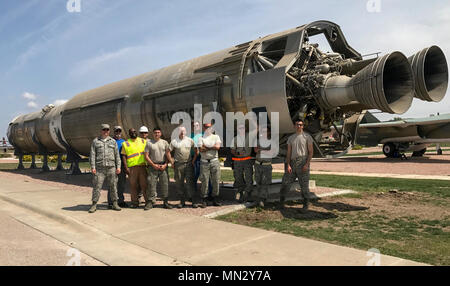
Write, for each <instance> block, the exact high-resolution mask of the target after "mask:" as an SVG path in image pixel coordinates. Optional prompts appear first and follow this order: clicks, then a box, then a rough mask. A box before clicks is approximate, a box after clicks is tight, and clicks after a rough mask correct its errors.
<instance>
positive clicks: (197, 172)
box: [194, 156, 212, 197]
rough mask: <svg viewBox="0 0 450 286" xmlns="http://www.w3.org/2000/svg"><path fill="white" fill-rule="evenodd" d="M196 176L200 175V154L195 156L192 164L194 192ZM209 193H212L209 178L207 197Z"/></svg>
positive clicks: (195, 189)
mask: <svg viewBox="0 0 450 286" xmlns="http://www.w3.org/2000/svg"><path fill="white" fill-rule="evenodd" d="M198 177H200V156H197V159H196V160H195V164H194V191H195V192H197V181H198ZM211 194H212V185H211V179H209V183H208V197H210V196H211Z"/></svg>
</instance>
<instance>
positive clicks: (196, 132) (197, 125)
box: [191, 121, 212, 208]
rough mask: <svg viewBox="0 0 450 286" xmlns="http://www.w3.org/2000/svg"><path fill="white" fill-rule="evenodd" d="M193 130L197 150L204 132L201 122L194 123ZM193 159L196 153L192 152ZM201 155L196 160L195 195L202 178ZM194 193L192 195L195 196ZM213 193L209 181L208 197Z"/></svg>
mask: <svg viewBox="0 0 450 286" xmlns="http://www.w3.org/2000/svg"><path fill="white" fill-rule="evenodd" d="M192 125H193V128H192V130H193V131H194V132H192V133H191V138H192V140H194V146H195V147H196V148H197V147H198V139H199V138H201V137H202V136H203V132H202V127H201V124H200V122H198V121H194V123H193V124H192ZM191 152H192V154H191V155H192V158H193V157H194V154H193V153H194V151H193V150H192V151H191ZM200 157H201V156H200V153H199V154H198V156H197V159H196V160H195V163H194V193H197V181H198V178H199V177H200ZM194 193H193V194H192V195H194ZM211 193H212V185H211V180H209V184H208V196H209V197H210V196H211ZM192 206H193V207H194V208H197V207H198V205H197V204H192Z"/></svg>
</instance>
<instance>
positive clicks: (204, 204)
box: [200, 198, 208, 209]
mask: <svg viewBox="0 0 450 286" xmlns="http://www.w3.org/2000/svg"><path fill="white" fill-rule="evenodd" d="M207 201H208V199H207V198H204V199H203V200H202V203H201V204H200V207H201V208H202V209H204V208H206V207H207V206H208V202H207Z"/></svg>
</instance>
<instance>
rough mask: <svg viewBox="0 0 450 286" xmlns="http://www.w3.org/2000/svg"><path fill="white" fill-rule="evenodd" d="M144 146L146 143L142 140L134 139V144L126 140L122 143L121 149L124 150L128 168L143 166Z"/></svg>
mask: <svg viewBox="0 0 450 286" xmlns="http://www.w3.org/2000/svg"><path fill="white" fill-rule="evenodd" d="M145 145H146V142H145V140H144V139H142V138H136V139H135V141H134V142H133V141H132V139H128V140H127V141H125V142H123V145H122V146H123V147H122V148H125V153H126V155H127V166H128V168H130V167H133V166H140V165H145V157H144V150H145Z"/></svg>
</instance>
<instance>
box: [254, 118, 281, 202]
mask: <svg viewBox="0 0 450 286" xmlns="http://www.w3.org/2000/svg"><path fill="white" fill-rule="evenodd" d="M269 134H270V133H269V127H268V126H263V127H261V133H260V134H259V140H258V145H257V147H255V148H254V150H255V153H256V160H255V181H256V190H257V196H258V200H257V203H256V205H257V206H259V207H262V208H263V207H264V204H265V202H266V200H267V197H268V195H269V186H270V184H271V183H272V158H273V157H275V156H276V154H274V153H273V151H271V148H270V147H261V144H260V143H261V140H262V139H263V140H265V141H267V140H268V138H269Z"/></svg>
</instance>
